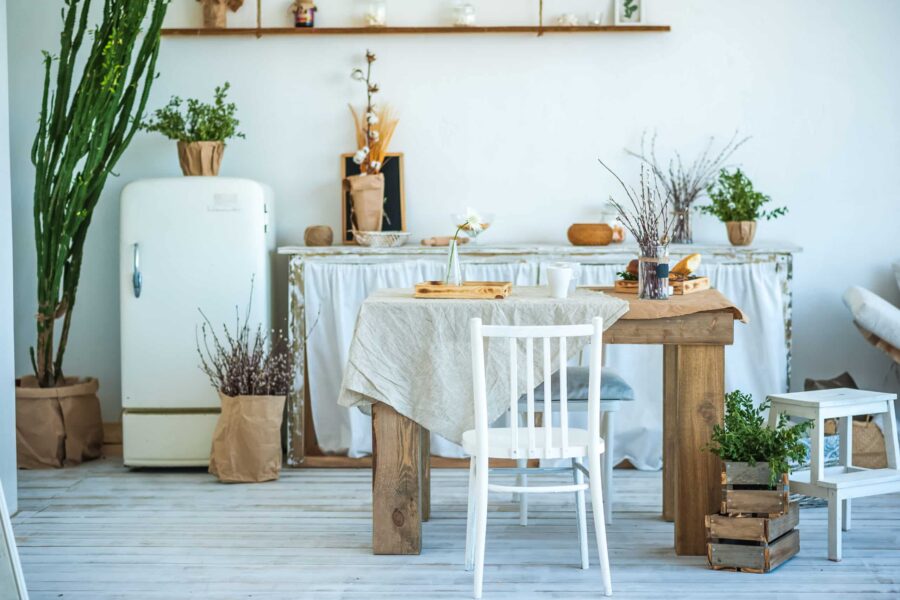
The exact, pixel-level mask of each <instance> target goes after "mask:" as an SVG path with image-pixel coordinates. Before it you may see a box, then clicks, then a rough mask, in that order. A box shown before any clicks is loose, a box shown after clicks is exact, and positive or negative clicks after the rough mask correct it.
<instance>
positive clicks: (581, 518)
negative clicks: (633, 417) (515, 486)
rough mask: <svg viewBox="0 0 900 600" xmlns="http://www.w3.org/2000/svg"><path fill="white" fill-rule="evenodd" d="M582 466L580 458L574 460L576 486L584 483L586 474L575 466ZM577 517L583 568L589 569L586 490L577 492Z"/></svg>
mask: <svg viewBox="0 0 900 600" xmlns="http://www.w3.org/2000/svg"><path fill="white" fill-rule="evenodd" d="M580 464H581V459H580V458H573V459H572V476H573V478H574V479H575V484H576V485H581V484H583V483H584V473H582V472H581V469H579V468H578V467H576V466H575V465H580ZM524 495H525V494H523V496H524ZM575 515H576V516H577V518H578V540H579V542H580V543H581V568H582V569H587V568H588V567H589V566H590V553H589V552H588V536H587V510H586V508H585V504H584V490H579V491H577V492H575Z"/></svg>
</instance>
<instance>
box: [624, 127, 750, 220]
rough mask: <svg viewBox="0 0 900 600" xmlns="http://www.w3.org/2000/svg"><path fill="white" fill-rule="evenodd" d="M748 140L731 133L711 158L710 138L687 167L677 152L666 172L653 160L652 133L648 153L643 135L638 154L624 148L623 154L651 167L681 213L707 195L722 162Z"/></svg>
mask: <svg viewBox="0 0 900 600" xmlns="http://www.w3.org/2000/svg"><path fill="white" fill-rule="evenodd" d="M749 139H750V138H749V136H748V137H744V138H741V139H738V132H734V135H732V136H731V139H730V140H728V143H727V144H725V146H723V147H722V149H721V150H719V152H718V153H715V154H714V153H713V144H715V141H716V138H714V137H712V136H710V138H709V141H708V142H707V143H706V147H705V148H704V149H703V152H701V153H700V155H699V156H698V157H697V158H696V159H695V160H694V162H693V163H691V165H690V166H685V164H684V162H683V161H682V160H681V154H680V153H678V152H676V153H675V158H673V159H671V160H669V167H668V169H665V170H664V169H663V167H662V165H661V164H660V161H659V160H658V159H657V158H656V134H655V133H654V134H653V137H652V138H651V140H650V152H649V153H648V152H647V151H646V144H645V142H646V134H644V135H643V136H641V151H640V153H637V152H632V151H631V150H628V149H627V148H626V149H625V151H626V152H627V153H628V154H630V155H632V156H634V157H635V158H639V159H640V160H641V161H643V162H644V164H646V165H647V166H648V167H650V169H651V170H652V171H653V174H654V175H655V176H656V178H657V179H658V180H659V182H660V183H661V184H662V186H663V187H664V188H665V190H666V193H667V194H668V195H669V197H670V198H671V202H672V208H673V210H676V211H683V210H688V209H689V208H690V207H691V204H693V203H694V201H696V200H697V199H698V198H700V197H701V196H702V195H703V194H704V193H705V192H706V188H707V186H708V185H709V184H710V183H712V181H713V179H714V178H715V176H716V174H717V173H718V172H719V170H720V169H721V168H722V167H723V166H724V165H725V162H726V161H727V160H728V159H729V158H731V155H732V154H734V153H735V152H736V151H737V149H738V148H740V147H741V146H743V145H744V143H746V142H747V140H749Z"/></svg>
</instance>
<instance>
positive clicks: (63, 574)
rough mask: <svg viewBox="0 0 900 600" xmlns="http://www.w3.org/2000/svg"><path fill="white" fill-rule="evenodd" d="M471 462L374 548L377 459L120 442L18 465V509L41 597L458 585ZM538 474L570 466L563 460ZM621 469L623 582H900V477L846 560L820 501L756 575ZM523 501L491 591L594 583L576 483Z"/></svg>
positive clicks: (656, 480)
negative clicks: (326, 461)
mask: <svg viewBox="0 0 900 600" xmlns="http://www.w3.org/2000/svg"><path fill="white" fill-rule="evenodd" d="M468 476H469V474H468V472H467V470H465V469H434V470H433V471H432V479H431V485H432V519H431V521H429V522H427V523H424V524H423V527H424V528H425V530H426V535H424V536H423V547H422V553H421V554H420V555H415V556H375V555H373V554H372V552H371V536H372V529H371V485H372V479H371V471H370V470H369V469H285V470H283V471H282V474H281V478H280V479H279V480H278V481H273V482H269V483H264V484H257V485H225V484H219V483H216V482H215V480H214V478H213V477H212V476H211V475H209V474H208V473H206V472H205V470H202V469H179V470H160V469H147V470H138V471H130V470H128V469H124V468H122V463H121V460H119V459H104V460H99V461H93V462H91V463H87V464H85V465H82V466H80V467H77V468H73V469H64V470H52V471H20V472H19V482H20V512H19V513H18V514H17V515H16V516H14V517H13V518H12V522H13V528H14V530H15V533H16V537H17V539H18V546H19V553H20V556H21V562H22V568H23V572H24V575H25V579H26V582H27V584H28V587H29V592H30V593H31V597H32V600H60V599H62V600H189V599H190V600H235V599H236V598H253V599H254V600H397V599H398V598H400V599H404V600H407V599H408V600H419V599H420V598H421V599H428V600H433V599H436V600H459V599H460V598H467V597H470V594H471V593H472V580H471V579H470V576H471V574H467V573H463V570H462V568H461V567H462V565H461V564H460V558H461V556H462V555H463V553H464V548H465V530H466V512H467V499H468V494H467V491H466V483H467V481H468ZM493 477H494V475H493V474H492V478H493ZM542 477H543V476H542ZM546 478H547V479H548V481H550V482H553V483H571V482H572V476H571V475H570V474H568V473H559V474H550V475H547V476H546ZM614 478H615V483H616V493H617V500H618V502H617V505H616V520H615V522H614V523H613V524H612V525H610V526H609V527H608V528H607V534H608V540H609V552H610V555H609V558H610V561H611V563H612V569H613V571H614V572H615V576H616V581H615V587H616V589H615V592H616V596H617V597H621V598H629V600H631V599H635V600H658V599H660V598H665V599H666V600H721V599H722V598H727V599H728V600H760V599H761V598H776V597H777V598H779V599H787V600H791V599H798V600H821V599H827V598H833V599H834V600H841V599H843V598H874V597H882V598H896V597H897V595H898V590H900V544H898V543H897V540H898V539H900V493H894V494H886V495H881V496H873V497H870V498H861V499H858V500H857V501H855V502H854V507H853V508H854V517H855V518H854V523H853V532H852V533H848V534H846V535H845V536H844V538H845V539H844V544H843V560H842V561H841V562H839V563H833V562H829V561H828V560H827V558H826V557H827V551H828V550H827V528H826V523H827V518H828V513H827V509H826V508H825V507H824V506H823V507H821V508H811V507H804V508H803V509H802V510H801V513H800V527H799V528H800V531H801V547H800V553H799V554H798V555H797V556H796V557H795V558H794V559H792V560H791V561H790V562H789V563H788V564H786V565H784V566H783V567H781V568H779V569H778V570H777V571H776V572H775V573H772V574H771V575H754V574H741V573H728V572H720V571H712V570H710V569H708V568H707V567H706V557H700V556H696V557H676V556H675V555H674V552H673V551H672V524H671V523H666V522H664V521H662V520H661V519H660V518H659V510H660V506H661V503H662V478H661V475H660V473H659V472H658V471H635V470H631V469H616V470H615V472H614ZM514 479H515V476H514V475H511V476H509V477H508V480H509V481H513V480H514ZM497 481H498V482H500V481H502V479H501V477H500V475H498V476H497ZM604 491H605V490H604ZM335 498H340V502H339V503H335ZM529 500H530V507H529V508H530V525H529V527H528V528H527V529H525V530H523V529H522V528H521V527H520V526H519V518H518V511H517V507H516V505H515V504H513V503H511V502H510V500H509V498H508V497H507V496H504V495H497V496H491V497H490V504H489V507H490V508H489V514H488V519H489V521H490V524H489V530H490V531H489V533H490V536H491V546H490V550H491V552H490V553H489V554H488V564H487V565H486V566H485V572H484V586H485V594H484V598H485V599H489V600H545V599H549V598H555V599H558V600H576V599H578V600H581V599H585V600H586V599H590V598H597V597H599V596H600V594H601V587H600V581H599V578H598V571H597V569H596V568H593V569H590V570H588V571H582V570H581V569H580V568H577V565H579V563H580V560H579V558H580V550H579V547H578V544H577V543H575V542H574V540H573V537H575V519H574V518H573V513H574V509H575V496H574V494H573V495H559V494H557V495H541V494H537V495H533V496H531V497H530V498H529ZM589 504H590V503H588V506H587V512H588V519H590V513H591V509H590V506H589ZM592 543H593V542H592Z"/></svg>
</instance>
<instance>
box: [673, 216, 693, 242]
mask: <svg viewBox="0 0 900 600" xmlns="http://www.w3.org/2000/svg"><path fill="white" fill-rule="evenodd" d="M672 214H673V216H674V217H675V223H674V224H673V226H672V243H674V244H693V243H694V236H693V233H692V232H691V212H690V208H675V209H673V210H672Z"/></svg>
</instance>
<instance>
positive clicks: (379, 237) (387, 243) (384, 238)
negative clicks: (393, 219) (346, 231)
mask: <svg viewBox="0 0 900 600" xmlns="http://www.w3.org/2000/svg"><path fill="white" fill-rule="evenodd" d="M409 235H410V234H409V232H408V231H354V232H353V238H354V239H355V240H356V243H357V244H359V245H360V246H368V247H369V248H397V247H398V246H402V245H403V244H405V243H406V241H407V240H408V239H409Z"/></svg>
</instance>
